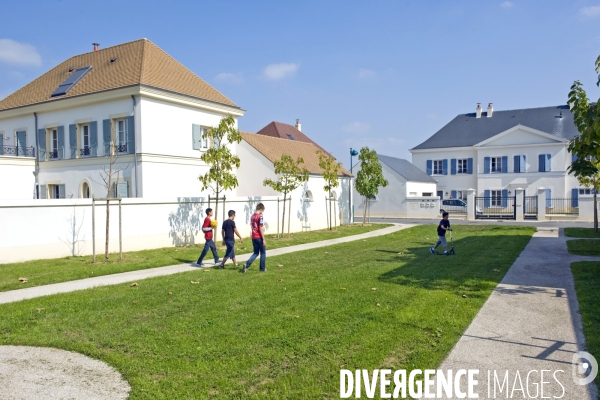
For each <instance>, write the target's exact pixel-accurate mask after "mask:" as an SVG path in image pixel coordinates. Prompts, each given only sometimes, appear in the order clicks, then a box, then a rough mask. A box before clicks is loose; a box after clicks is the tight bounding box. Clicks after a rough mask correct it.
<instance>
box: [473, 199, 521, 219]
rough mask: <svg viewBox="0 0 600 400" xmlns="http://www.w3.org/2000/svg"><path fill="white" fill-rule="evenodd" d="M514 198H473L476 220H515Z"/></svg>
mask: <svg viewBox="0 0 600 400" xmlns="http://www.w3.org/2000/svg"><path fill="white" fill-rule="evenodd" d="M516 200H517V198H516V196H512V197H502V196H489V197H475V210H476V211H475V218H476V219H515V218H516V209H515V205H516Z"/></svg>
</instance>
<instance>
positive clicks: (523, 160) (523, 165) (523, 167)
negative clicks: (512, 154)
mask: <svg viewBox="0 0 600 400" xmlns="http://www.w3.org/2000/svg"><path fill="white" fill-rule="evenodd" d="M520 172H527V156H525V155H522V156H521V171H520Z"/></svg>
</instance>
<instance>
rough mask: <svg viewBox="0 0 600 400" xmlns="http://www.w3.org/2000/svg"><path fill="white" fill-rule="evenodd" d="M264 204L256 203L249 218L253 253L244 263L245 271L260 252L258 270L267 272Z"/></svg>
mask: <svg viewBox="0 0 600 400" xmlns="http://www.w3.org/2000/svg"><path fill="white" fill-rule="evenodd" d="M264 211H265V206H264V205H263V203H258V204H257V205H256V212H255V213H254V214H253V215H252V217H251V218H250V227H251V228H252V246H253V247H254V253H253V254H252V255H251V256H250V258H249V259H248V261H246V263H245V264H244V269H243V270H242V271H243V272H246V271H247V270H248V268H250V265H252V263H253V262H254V260H256V257H258V254H259V253H260V272H267V268H266V261H267V247H266V246H267V242H266V241H265V227H264V225H263V216H262V214H263V212H264Z"/></svg>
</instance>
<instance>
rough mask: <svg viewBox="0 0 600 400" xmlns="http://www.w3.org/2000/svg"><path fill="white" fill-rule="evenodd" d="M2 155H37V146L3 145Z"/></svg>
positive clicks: (0, 152) (0, 151)
mask: <svg viewBox="0 0 600 400" xmlns="http://www.w3.org/2000/svg"><path fill="white" fill-rule="evenodd" d="M0 156H17V157H35V148H33V147H21V146H1V143H0Z"/></svg>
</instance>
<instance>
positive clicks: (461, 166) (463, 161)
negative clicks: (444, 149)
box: [456, 158, 469, 174]
mask: <svg viewBox="0 0 600 400" xmlns="http://www.w3.org/2000/svg"><path fill="white" fill-rule="evenodd" d="M456 162H457V167H458V168H457V170H456V172H457V173H459V174H468V173H469V166H468V159H467V158H459V159H458V160H456Z"/></svg>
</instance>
